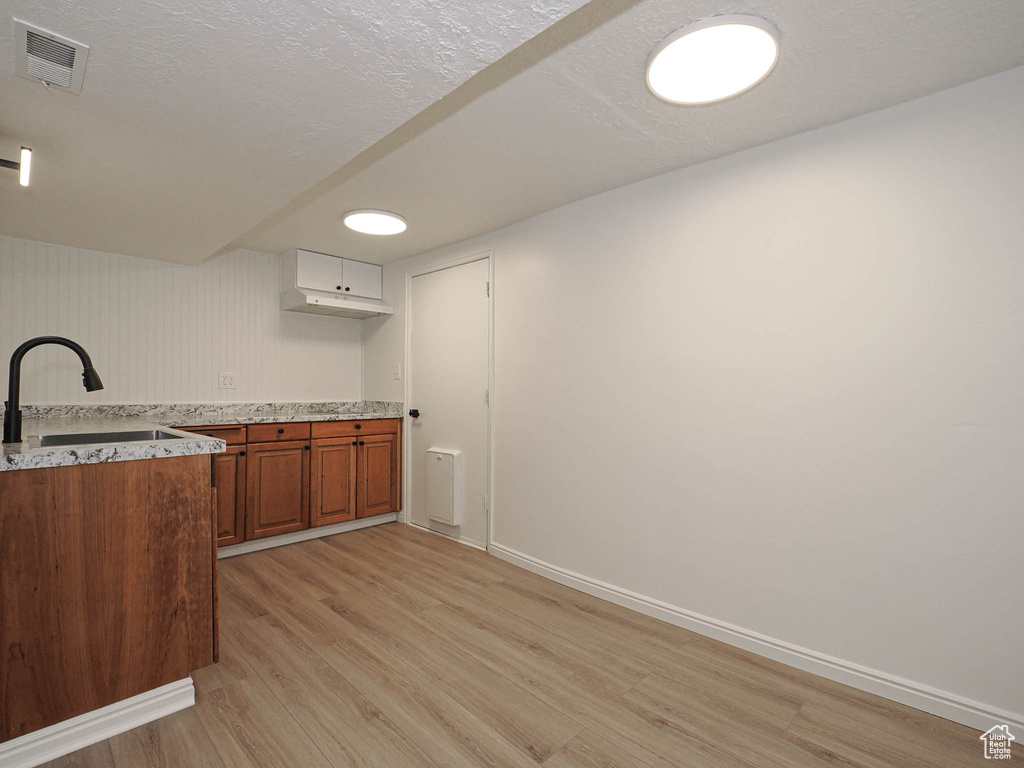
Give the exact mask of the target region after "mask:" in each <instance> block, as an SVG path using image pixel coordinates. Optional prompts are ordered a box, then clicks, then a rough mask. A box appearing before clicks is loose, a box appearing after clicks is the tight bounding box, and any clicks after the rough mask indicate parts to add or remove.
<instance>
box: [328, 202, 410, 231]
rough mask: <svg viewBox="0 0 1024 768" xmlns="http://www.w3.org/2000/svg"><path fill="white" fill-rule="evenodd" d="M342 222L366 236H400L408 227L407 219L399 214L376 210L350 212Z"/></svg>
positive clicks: (361, 209) (362, 209)
mask: <svg viewBox="0 0 1024 768" xmlns="http://www.w3.org/2000/svg"><path fill="white" fill-rule="evenodd" d="M342 220H343V221H344V222H345V226H346V227H348V228H349V229H352V230H355V231H356V232H362V233H363V234H364V235H398V234H401V233H402V232H405V230H406V227H407V224H406V221H405V219H404V218H402V217H401V216H399V215H398V214H397V213H391V212H390V211H380V210H377V209H375V208H360V209H358V210H355V211H349V212H348V213H346V214H345V217H344V219H342Z"/></svg>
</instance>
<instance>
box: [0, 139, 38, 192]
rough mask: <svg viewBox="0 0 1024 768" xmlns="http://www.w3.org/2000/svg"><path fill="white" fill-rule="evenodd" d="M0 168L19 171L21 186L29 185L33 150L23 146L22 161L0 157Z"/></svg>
mask: <svg viewBox="0 0 1024 768" xmlns="http://www.w3.org/2000/svg"><path fill="white" fill-rule="evenodd" d="M0 168H10V169H11V170H14V171H18V176H19V181H20V182H21V186H23V187H27V186H28V182H29V177H30V176H31V175H32V150H31V149H29V148H28V147H22V148H21V161H20V162H16V161H14V160H3V159H0Z"/></svg>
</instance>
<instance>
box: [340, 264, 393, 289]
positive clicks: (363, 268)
mask: <svg viewBox="0 0 1024 768" xmlns="http://www.w3.org/2000/svg"><path fill="white" fill-rule="evenodd" d="M342 262H343V267H342V278H343V279H342V281H341V285H342V288H341V290H342V292H343V293H344V294H345V295H346V296H359V297H361V298H364V299H380V298H382V297H383V295H384V294H383V292H382V288H381V277H382V273H383V269H382V268H381V266H380V265H379V264H367V263H365V262H362V261H350V260H349V259H342Z"/></svg>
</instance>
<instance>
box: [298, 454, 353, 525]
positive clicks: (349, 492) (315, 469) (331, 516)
mask: <svg viewBox="0 0 1024 768" xmlns="http://www.w3.org/2000/svg"><path fill="white" fill-rule="evenodd" d="M358 447H359V446H358V441H357V440H355V439H354V438H348V437H332V438H326V439H323V440H314V441H313V451H312V456H311V465H310V477H309V492H310V510H309V524H310V525H314V526H316V525H330V524H331V523H341V522H344V521H346V520H355V517H356V464H357V456H358Z"/></svg>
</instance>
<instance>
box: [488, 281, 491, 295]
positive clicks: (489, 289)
mask: <svg viewBox="0 0 1024 768" xmlns="http://www.w3.org/2000/svg"><path fill="white" fill-rule="evenodd" d="M490 296H491V281H490V280H488V281H487V297H488V298H490Z"/></svg>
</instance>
